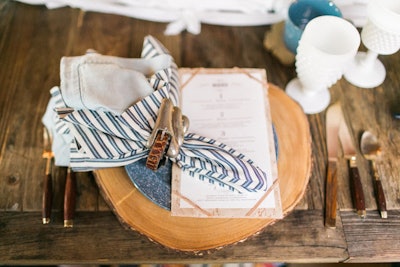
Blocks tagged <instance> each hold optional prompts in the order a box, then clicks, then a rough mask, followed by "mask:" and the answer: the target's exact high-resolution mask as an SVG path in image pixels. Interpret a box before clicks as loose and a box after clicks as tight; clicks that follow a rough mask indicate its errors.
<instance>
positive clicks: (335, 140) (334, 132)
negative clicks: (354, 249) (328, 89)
mask: <svg viewBox="0 0 400 267" xmlns="http://www.w3.org/2000/svg"><path fill="white" fill-rule="evenodd" d="M340 114H341V108H340V103H336V104H333V105H331V106H330V107H329V108H328V109H327V111H326V147H327V150H328V167H327V174H326V184H325V226H326V227H330V228H335V227H336V210H337V187H338V185H337V169H336V164H337V160H338V147H339V137H338V133H339V125H340V122H341V116H340Z"/></svg>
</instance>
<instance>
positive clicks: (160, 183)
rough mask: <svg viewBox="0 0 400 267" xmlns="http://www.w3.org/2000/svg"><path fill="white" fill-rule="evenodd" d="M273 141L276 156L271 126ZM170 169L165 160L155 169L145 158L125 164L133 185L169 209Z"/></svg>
mask: <svg viewBox="0 0 400 267" xmlns="http://www.w3.org/2000/svg"><path fill="white" fill-rule="evenodd" d="M272 129H273V133H274V142H275V151H276V152H275V153H276V158H278V151H279V146H278V137H277V135H276V131H275V127H274V126H272ZM171 169H172V162H171V161H170V160H166V162H165V164H164V165H163V166H161V167H160V168H159V169H158V170H157V171H152V170H150V169H149V168H147V167H146V159H141V160H139V161H137V162H135V163H132V164H129V165H127V166H125V170H126V172H127V174H128V176H129V178H130V179H131V181H132V183H133V184H134V185H135V187H136V188H137V189H138V190H139V191H140V192H141V193H142V194H143V195H145V196H146V197H147V198H148V199H150V200H151V201H152V202H154V203H155V204H157V205H158V206H160V207H162V208H164V209H166V210H171Z"/></svg>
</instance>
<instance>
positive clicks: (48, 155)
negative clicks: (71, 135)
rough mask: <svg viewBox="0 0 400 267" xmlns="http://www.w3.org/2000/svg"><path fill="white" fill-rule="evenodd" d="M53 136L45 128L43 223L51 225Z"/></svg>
mask: <svg viewBox="0 0 400 267" xmlns="http://www.w3.org/2000/svg"><path fill="white" fill-rule="evenodd" d="M52 141H53V140H52V135H51V133H50V132H49V130H47V128H46V127H43V155H42V157H43V158H45V159H46V169H45V175H44V183H43V198H42V222H43V224H48V223H50V217H51V208H52V203H53V179H52V175H51V170H52V165H53V157H54V154H53V151H52V150H51V144H52Z"/></svg>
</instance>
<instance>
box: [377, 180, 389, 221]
mask: <svg viewBox="0 0 400 267" xmlns="http://www.w3.org/2000/svg"><path fill="white" fill-rule="evenodd" d="M375 195H376V201H377V202H378V209H379V211H380V213H381V217H382V218H387V210H386V198H385V193H384V192H383V187H382V182H381V180H375Z"/></svg>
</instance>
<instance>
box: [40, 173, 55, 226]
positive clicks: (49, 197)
mask: <svg viewBox="0 0 400 267" xmlns="http://www.w3.org/2000/svg"><path fill="white" fill-rule="evenodd" d="M52 204H53V179H52V177H51V174H46V175H45V176H44V184H43V198H42V222H43V224H48V223H50V217H51V208H52Z"/></svg>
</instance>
